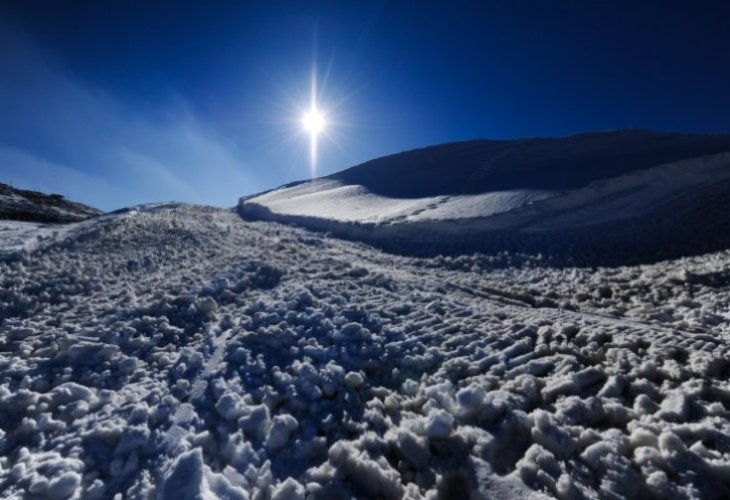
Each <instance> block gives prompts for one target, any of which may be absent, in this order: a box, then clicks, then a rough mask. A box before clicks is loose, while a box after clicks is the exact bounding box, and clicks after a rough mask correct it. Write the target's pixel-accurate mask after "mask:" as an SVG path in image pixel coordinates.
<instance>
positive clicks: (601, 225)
mask: <svg viewBox="0 0 730 500" xmlns="http://www.w3.org/2000/svg"><path fill="white" fill-rule="evenodd" d="M729 152H730V137H728V136H683V135H677V134H655V133H650V132H642V131H621V132H612V133H601V134H582V135H577V136H571V137H567V138H562V139H552V140H548V139H534V140H518V141H471V142H465V143H454V144H446V145H441V146H434V147H431V148H425V149H421V150H415V151H410V152H406V153H401V154H398V155H393V156H389V157H385V158H381V159H377V160H373V161H371V162H368V163H365V164H363V165H359V166H356V167H352V168H351V169H348V170H345V171H343V172H340V173H337V174H334V175H331V176H328V177H324V178H320V179H314V180H311V181H308V182H302V183H294V184H290V185H287V186H282V187H281V188H279V189H275V190H272V191H269V192H266V193H263V194H260V195H256V196H250V197H246V198H242V199H241V200H240V203H239V211H240V212H241V214H242V215H244V216H245V217H247V218H252V219H263V220H276V221H280V222H289V223H296V224H299V225H303V226H305V227H309V228H311V229H317V230H321V231H327V232H331V233H333V234H336V235H338V236H341V237H346V238H348V239H354V240H359V241H365V242H368V243H371V244H374V245H377V246H379V247H381V248H384V249H386V250H389V251H395V252H399V253H406V254H417V255H428V256H433V255H436V254H444V253H448V254H463V253H472V252H475V251H479V252H489V253H494V252H496V251H503V250H508V251H513V252H514V251H521V252H528V253H538V252H541V253H544V254H547V255H549V256H551V257H552V258H556V259H565V258H567V257H568V256H570V257H571V258H573V259H574V260H576V261H577V262H579V263H580V264H582V265H596V264H612V265H616V264H620V263H625V262H628V261H629V260H631V261H633V262H651V261H657V260H662V259H667V258H675V257H678V256H681V255H690V254H700V253H706V252H708V251H714V250H718V249H722V248H727V246H729V245H730V236H729V235H730V215H728V214H730V201H728V200H730V153H729ZM639 234H640V235H642V237H641V238H638V237H636V235H639Z"/></svg>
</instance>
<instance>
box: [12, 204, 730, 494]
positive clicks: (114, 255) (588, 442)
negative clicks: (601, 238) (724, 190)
mask: <svg viewBox="0 0 730 500" xmlns="http://www.w3.org/2000/svg"><path fill="white" fill-rule="evenodd" d="M5 227H7V226H5ZM13 227H14V229H12V230H13V231H15V232H14V233H13V234H14V235H15V236H14V237H15V238H17V239H16V243H13V244H12V245H9V247H12V248H10V249H8V252H9V253H7V254H6V255H5V257H3V258H2V259H0V282H1V286H0V496H2V497H4V498H74V499H80V498H162V499H182V498H205V499H210V498H233V499H246V498H250V499H254V498H255V499H269V498H271V499H299V498H313V499H318V498H387V499H391V498H393V499H395V498H470V497H471V498H561V499H579V498H723V497H728V496H730V440H728V436H730V410H729V408H730V385H729V384H728V374H730V349H729V343H728V340H729V335H730V314H728V307H730V273H729V272H728V265H729V264H730V253H729V252H720V253H714V254H708V255H704V256H698V257H692V258H685V259H679V260H672V261H666V262H660V263H656V264H651V265H643V266H631V267H615V268H600V267H599V268H593V269H591V268H575V267H568V266H561V267H547V266H544V265H542V263H541V261H540V259H539V258H533V257H529V256H520V255H513V254H510V255H507V254H502V255H495V256H492V257H489V256H480V255H475V256H462V257H438V258H433V259H410V258H405V257H398V256H393V255H390V254H386V253H382V252H380V251H378V250H374V249H372V248H370V247H367V246H365V245H362V244H356V243H349V242H344V241H339V240H336V239H332V238H328V237H327V236H326V235H323V234H320V233H310V232H308V231H305V230H303V229H298V228H292V227H288V226H282V225H278V224H275V223H268V222H245V221H243V220H242V219H241V218H240V217H239V216H238V215H237V214H235V213H234V212H232V211H227V210H218V209H212V208H204V207H195V206H185V205H171V206H148V207H138V208H136V209H133V210H129V211H125V212H120V213H117V214H112V215H107V216H105V217H102V218H99V219H96V220H92V221H86V222H83V223H79V224H74V225H71V226H69V228H70V229H69V230H68V231H67V232H66V233H64V234H62V235H61V234H59V235H57V237H55V238H54V239H53V240H52V241H49V242H48V244H47V245H35V244H23V243H22V238H21V235H23V234H26V235H29V236H28V237H29V238H30V239H31V240H32V239H33V238H35V237H36V236H35V235H36V234H37V231H38V227H37V226H26V225H23V226H17V225H15V226H13ZM13 249H14V250H13Z"/></svg>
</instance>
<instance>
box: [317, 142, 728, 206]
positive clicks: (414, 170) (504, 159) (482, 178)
mask: <svg viewBox="0 0 730 500" xmlns="http://www.w3.org/2000/svg"><path fill="white" fill-rule="evenodd" d="M728 151H730V135H683V134H670V133H658V132H650V131H644V130H621V131H615V132H596V133H587V134H578V135H574V136H570V137H560V138H549V139H542V138H540V139H518V140H505V141H493V140H474V141H467V142H455V143H448V144H440V145H436V146H431V147H426V148H422V149H415V150H412V151H405V152H403V153H398V154H394V155H390V156H385V157H383V158H377V159H375V160H371V161H368V162H366V163H363V164H360V165H356V166H354V167H351V168H348V169H346V170H343V171H341V172H337V173H335V174H332V175H330V176H328V178H330V179H334V180H337V181H340V182H343V183H345V184H358V185H361V186H364V187H365V188H367V189H368V190H369V191H370V192H372V193H375V194H379V195H382V196H388V197H394V198H420V197H426V196H436V195H449V194H451V195H453V194H478V193H483V192H487V191H504V190H515V189H536V190H558V191H560V190H567V189H575V188H578V187H582V186H585V185H586V184H588V183H590V182H593V181H595V180H598V179H607V178H611V177H616V176H619V175H624V174H627V173H630V172H634V171H636V170H641V169H645V168H651V167H653V166H656V165H661V164H663V163H668V162H674V161H680V160H685V159H689V158H697V157H701V156H708V155H714V154H718V153H723V152H728Z"/></svg>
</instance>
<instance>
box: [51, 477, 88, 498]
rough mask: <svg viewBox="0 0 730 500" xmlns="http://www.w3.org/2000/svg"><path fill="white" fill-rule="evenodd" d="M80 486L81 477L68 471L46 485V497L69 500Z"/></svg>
mask: <svg viewBox="0 0 730 500" xmlns="http://www.w3.org/2000/svg"><path fill="white" fill-rule="evenodd" d="M80 484H81V475H79V474H78V473H76V472H73V471H68V472H65V473H63V474H61V475H60V476H58V477H57V478H54V479H52V480H51V481H50V482H49V483H48V490H47V491H46V495H47V496H48V497H50V498H58V499H61V498H69V497H70V496H71V495H73V494H74V493H76V490H77V488H78V487H79V485H80Z"/></svg>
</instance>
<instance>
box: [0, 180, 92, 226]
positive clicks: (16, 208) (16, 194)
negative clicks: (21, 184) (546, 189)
mask: <svg viewBox="0 0 730 500" xmlns="http://www.w3.org/2000/svg"><path fill="white" fill-rule="evenodd" d="M101 213H102V212H101V211H100V210H97V209H96V208H92V207H89V206H87V205H82V204H81V203H76V202H73V201H68V200H66V199H64V197H63V196H61V195H57V194H51V195H47V194H43V193H39V192H37V191H27V190H24V189H16V188H13V187H11V186H8V185H7V184H2V183H0V220H18V221H28V222H78V221H82V220H85V219H89V218H91V217H95V216H97V215H100V214H101Z"/></svg>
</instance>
